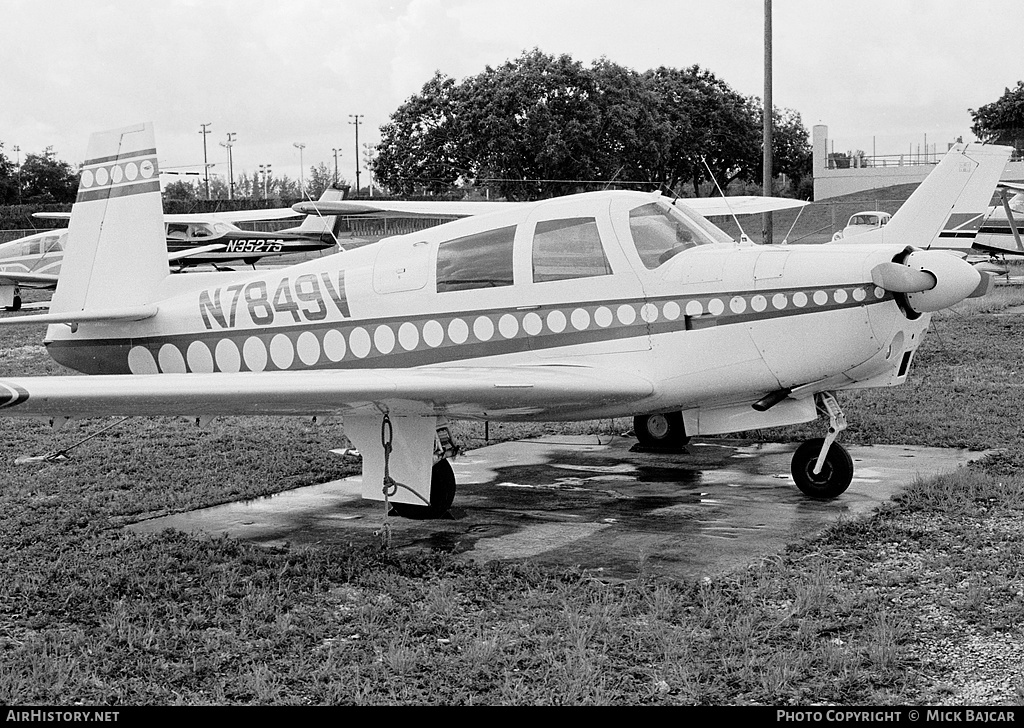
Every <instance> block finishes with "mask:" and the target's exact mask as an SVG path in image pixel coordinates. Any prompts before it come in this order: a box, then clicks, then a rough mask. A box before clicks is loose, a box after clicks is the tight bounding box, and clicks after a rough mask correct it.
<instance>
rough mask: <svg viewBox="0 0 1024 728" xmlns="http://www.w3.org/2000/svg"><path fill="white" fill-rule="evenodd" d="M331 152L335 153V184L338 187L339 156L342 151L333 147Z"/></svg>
mask: <svg viewBox="0 0 1024 728" xmlns="http://www.w3.org/2000/svg"><path fill="white" fill-rule="evenodd" d="M331 151H332V152H334V184H335V186H337V184H338V155H339V154H341V150H340V149H335V148H334V147H331Z"/></svg>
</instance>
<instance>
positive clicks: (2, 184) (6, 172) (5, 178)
mask: <svg viewBox="0 0 1024 728" xmlns="http://www.w3.org/2000/svg"><path fill="white" fill-rule="evenodd" d="M18 202H19V200H18V168H17V167H16V166H15V165H14V163H13V162H11V160H10V159H8V158H7V157H6V156H5V155H4V145H3V142H0V205H16V204H18Z"/></svg>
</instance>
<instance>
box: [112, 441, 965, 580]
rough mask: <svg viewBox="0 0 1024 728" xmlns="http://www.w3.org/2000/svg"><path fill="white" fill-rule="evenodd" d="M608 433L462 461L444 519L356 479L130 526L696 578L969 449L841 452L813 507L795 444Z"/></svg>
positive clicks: (494, 449)
mask: <svg viewBox="0 0 1024 728" xmlns="http://www.w3.org/2000/svg"><path fill="white" fill-rule="evenodd" d="M635 444H636V441H635V440H634V439H632V438H627V437H613V436H607V435H604V436H600V437H598V436H594V435H591V436H571V437H569V436H553V437H548V438H540V439H536V440H523V441H519V442H505V443H501V444H496V445H490V446H487V447H483V448H480V449H478V450H472V451H470V452H467V453H465V454H463V455H461V456H460V457H458V458H456V459H455V460H454V461H453V462H452V465H453V469H454V470H455V476H456V480H457V482H458V493H457V494H456V497H455V504H454V507H453V509H452V512H451V517H450V518H446V519H440V520H432V521H413V520H406V519H402V518H397V517H394V516H392V517H390V518H387V519H385V513H384V505H383V504H382V503H380V502H375V501H366V500H362V499H361V498H360V496H359V493H360V489H361V479H360V478H358V477H354V478H347V479H345V480H339V481H334V482H331V483H325V484H323V485H317V486H310V487H306V488H299V489H296V490H292V491H287V492H285V493H280V494H277V495H274V496H270V497H267V498H261V499H257V500H253V501H245V502H239V503H232V504H227V505H223V506H216V507H213V508H207V509H204V510H200V511H193V512H190V513H184V514H177V515H173V516H167V517H163V518H157V519H152V520H149V521H144V522H142V523H138V524H134V525H132V526H130V527H129V528H130V529H131V530H134V531H137V532H154V531H160V530H163V529H165V528H173V529H177V530H181V531H186V532H201V533H208V534H209V535H210V536H214V537H215V536H220V535H223V534H227V535H229V536H231V537H234V538H239V539H243V540H248V541H253V542H257V543H262V544H267V545H282V544H285V543H289V544H293V545H315V544H330V543H371V542H379V536H378V535H377V532H378V531H380V529H381V527H382V525H383V524H384V523H385V520H386V521H387V523H388V524H389V525H390V528H391V534H392V545H393V546H394V547H396V548H399V549H402V548H438V549H443V550H447V551H452V552H455V553H457V554H459V555H460V558H466V559H475V560H480V561H489V560H492V559H499V560H523V559H529V560H531V561H534V562H538V563H543V564H547V565H554V566H578V567H580V568H583V569H586V570H588V571H590V572H592V573H594V574H595V575H596V576H600V577H602V578H607V579H611V580H615V579H630V578H635V577H636V576H638V575H639V574H641V573H646V574H657V575H660V576H668V577H674V578H680V579H699V578H703V577H705V576H715V575H720V574H722V573H726V572H729V571H732V570H735V569H738V568H742V567H744V566H747V565H749V564H755V563H757V562H758V561H759V560H761V559H762V558H764V557H767V556H771V555H773V554H777V553H780V552H781V551H782V550H784V549H785V547H786V546H787V545H788V544H792V543H796V542H799V541H801V540H803V539H806V538H809V537H812V536H814V535H816V534H818V533H819V532H820V531H821V530H823V529H824V528H825V527H827V526H828V525H830V524H833V523H835V522H837V521H839V520H840V519H850V518H856V517H860V516H864V515H868V514H870V513H871V512H873V511H874V510H875V509H876V508H877V507H878V506H879V505H880V504H881V503H883V502H885V501H886V500H889V499H890V498H891V497H892V496H893V495H894V494H896V493H898V492H899V491H900V489H902V488H903V487H905V486H906V485H908V484H910V483H911V482H913V481H914V479H915V478H918V477H921V476H928V475H933V474H937V473H941V472H949V471H951V470H954V469H956V468H957V467H958V466H960V465H963V464H965V463H967V462H968V461H970V460H974V459H977V458H979V457H981V456H982V455H984V453H981V452H969V451H966V450H948V449H939V448H921V447H910V446H899V445H884V446H883V445H877V446H871V447H859V446H848V449H849V451H850V454H851V456H852V457H853V459H854V467H855V472H854V480H853V483H852V484H851V486H850V488H849V489H848V490H847V491H846V493H844V494H843V495H842V496H840V497H839V498H837V499H835V500H832V501H814V500H811V499H808V498H807V497H806V496H804V495H803V494H801V493H800V491H799V490H797V488H796V486H795V485H794V484H793V479H792V477H791V476H790V475H789V463H790V458H791V456H792V452H793V450H795V449H796V444H792V445H790V444H774V443H769V444H761V443H751V442H749V441H739V440H723V439H707V440H695V441H692V442H691V443H690V444H689V445H688V447H687V452H685V453H650V452H636V451H634V450H632V449H631V448H633V446H634V445H635Z"/></svg>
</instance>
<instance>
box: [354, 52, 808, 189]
mask: <svg viewBox="0 0 1024 728" xmlns="http://www.w3.org/2000/svg"><path fill="white" fill-rule="evenodd" d="M775 114H776V118H777V120H778V123H779V128H780V132H779V135H778V141H777V142H776V143H775V145H774V146H775V147H776V154H778V159H779V163H778V164H779V167H778V169H779V171H781V172H783V173H786V174H790V175H794V174H796V173H797V172H799V173H800V174H805V173H806V171H805V166H806V165H809V160H810V148H809V145H808V142H807V140H808V137H809V135H808V134H807V131H806V129H803V124H802V122H801V120H800V116H799V114H797V113H796V112H793V111H791V110H786V111H784V112H779V111H778V110H776V111H775ZM760 116H761V110H760V102H759V101H758V100H757V99H756V98H747V97H744V96H742V95H741V94H739V93H737V92H736V91H734V90H733V89H732V88H730V87H729V85H728V84H726V83H725V82H724V81H722V80H720V79H718V78H717V77H715V75H714V74H712V73H711V72H709V71H707V70H704V69H701V68H700V67H698V66H692V67H690V68H686V69H682V70H680V69H671V68H664V67H662V68H659V69H657V70H654V71H647V72H645V73H643V74H638V73H637V72H636V71H633V70H631V69H628V68H624V67H622V66H619V65H617V64H615V63H613V62H611V61H609V60H608V59H606V58H602V59H599V60H598V61H595V62H594V63H592V64H591V66H589V67H585V66H583V65H582V64H580V63H578V62H577V61H574V60H573V59H572V58H571V57H569V56H567V55H561V56H551V55H546V54H544V53H542V52H541V51H539V50H537V49H534V50H532V51H529V52H526V53H523V54H522V55H521V56H520V57H519V58H517V59H515V60H512V61H508V62H506V63H505V64H503V65H501V66H499V67H497V68H491V67H489V66H488V67H487V68H486V69H485V70H484V72H482V73H480V74H478V75H476V76H473V77H470V78H467V79H465V80H464V81H463V82H461V83H456V82H455V81H453V80H452V79H451V78H448V77H446V76H443V75H441V74H440V73H437V74H435V75H434V77H433V78H432V79H430V80H429V81H428V82H427V83H426V84H425V85H424V86H423V89H422V91H421V93H420V94H417V95H415V96H413V97H411V98H410V99H409V100H408V101H407V102H406V103H405V104H403V105H402V106H401V107H399V109H398V110H396V111H395V113H394V114H392V117H391V122H390V123H388V124H386V125H385V126H383V127H382V128H381V133H382V140H381V144H380V146H379V148H378V151H379V156H378V157H377V159H376V161H375V162H374V164H373V167H372V169H373V172H374V175H375V176H376V178H377V181H378V182H379V183H380V184H381V185H382V186H384V187H386V188H388V189H389V190H390V191H391V192H393V193H396V194H400V195H409V194H414V193H417V192H424V193H426V192H432V193H446V192H452V191H455V190H459V189H461V190H463V191H465V190H466V189H467V188H469V187H473V186H477V187H479V186H486V187H487V188H488V189H492V190H494V191H496V192H497V193H498V194H499V195H502V196H504V197H506V198H508V199H537V198H542V197H550V196H553V195H562V194H568V193H571V192H578V191H581V190H584V189H592V188H594V187H605V186H607V185H608V184H610V183H614V182H616V181H618V182H620V183H628V184H629V185H630V186H633V187H636V186H639V187H641V188H643V187H648V188H650V189H657V188H670V189H676V188H677V187H678V186H681V185H682V184H684V183H685V184H687V185H692V188H693V192H694V194H700V189H701V185H702V184H705V183H707V182H708V181H710V180H711V179H714V180H715V181H716V182H717V183H718V184H719V185H720V186H721V187H723V188H725V187H727V186H728V185H729V183H731V182H733V181H735V180H744V181H748V182H757V181H759V180H760V176H761V169H762V157H763V155H762V153H761V121H760ZM807 168H808V169H809V166H808V167H807Z"/></svg>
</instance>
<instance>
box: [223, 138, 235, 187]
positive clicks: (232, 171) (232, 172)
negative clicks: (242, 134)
mask: <svg viewBox="0 0 1024 728" xmlns="http://www.w3.org/2000/svg"><path fill="white" fill-rule="evenodd" d="M220 145H221V146H222V147H227V150H228V199H229V200H233V199H235V168H234V165H233V164H232V160H231V147H233V146H234V145H235V132H233V131H229V132H228V140H227V141H226V142H221V143H220Z"/></svg>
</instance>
